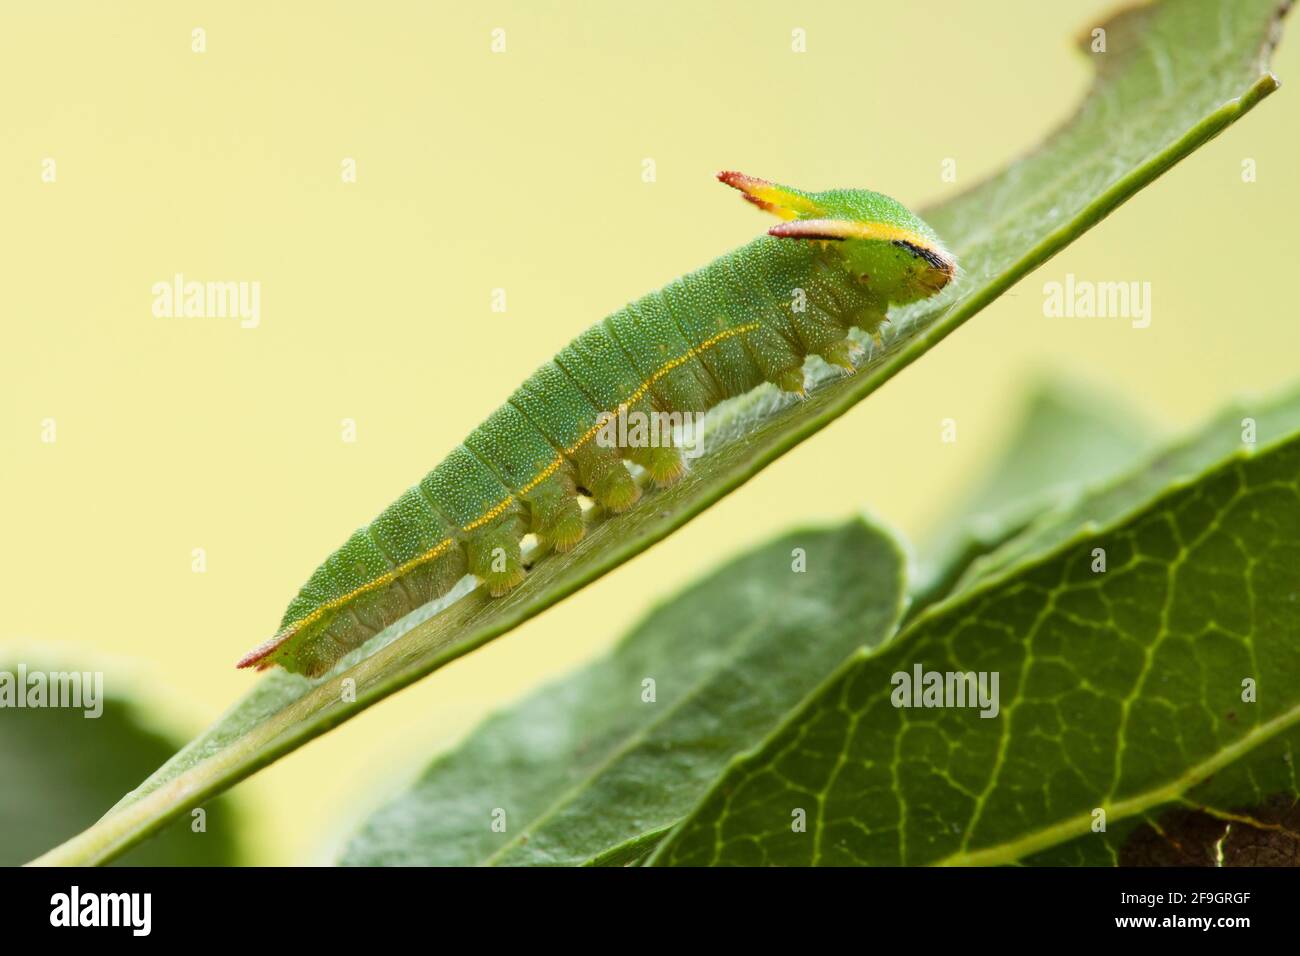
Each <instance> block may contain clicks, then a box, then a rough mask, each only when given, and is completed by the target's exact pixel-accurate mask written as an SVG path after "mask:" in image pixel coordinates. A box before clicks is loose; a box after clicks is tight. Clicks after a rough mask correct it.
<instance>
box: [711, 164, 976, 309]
mask: <svg viewBox="0 0 1300 956" xmlns="http://www.w3.org/2000/svg"><path fill="white" fill-rule="evenodd" d="M718 179H720V180H721V181H722V182H724V183H726V184H727V185H728V186H732V187H734V188H736V189H739V190H740V192H741V193H742V194H743V195H744V197H745V199H747V200H749V201H750V202H751V203H753V204H754V205H755V206H758V207H759V208H760V209H764V210H766V211H767V212H770V213H773V214H774V215H776V216H779V217H780V218H782V219H784V220H785V222H782V223H780V224H779V225H776V226H773V227H772V228H771V229H769V230H768V235H770V236H775V237H777V238H778V239H794V240H799V239H802V240H805V241H808V242H820V243H823V244H825V246H826V248H827V249H829V250H831V251H832V252H833V253H834V254H835V256H836V258H837V259H838V260H839V261H840V263H841V264H842V265H843V266H844V268H845V269H846V270H847V271H848V272H849V273H850V274H851V275H852V276H853V277H854V278H856V279H858V280H859V281H861V282H864V283H867V284H868V285H870V286H871V287H872V288H873V289H876V290H878V291H879V293H880V294H881V295H882V296H883V297H885V298H887V299H888V301H890V302H893V303H897V304H900V305H903V304H906V303H908V302H915V301H917V300H919V299H926V298H929V297H930V296H932V295H934V294H935V293H937V292H939V291H940V290H941V289H943V288H944V286H946V285H947V284H948V283H949V282H951V281H952V279H953V277H954V276H955V275H956V274H957V260H956V259H955V258H954V257H953V255H952V253H950V252H948V251H947V250H946V249H944V247H943V243H941V242H940V241H939V237H938V236H937V235H936V234H935V232H934V230H933V229H931V228H930V227H929V226H928V225H926V224H925V223H924V222H923V221H922V220H921V219H920V218H919V217H917V216H916V215H914V214H913V213H912V212H911V211H910V210H908V209H907V207H906V206H904V205H903V204H902V203H900V202H898V201H896V200H894V199H890V198H889V197H888V196H882V195H881V194H880V193H873V192H871V191H869V190H866V189H830V190H827V191H826V192H821V193H808V192H804V191H803V190H800V189H793V188H791V187H789V186H781V185H778V184H777V183H770V182H767V181H766V180H763V179H755V178H754V177H752V176H746V175H744V174H743V173H734V172H721V173H718Z"/></svg>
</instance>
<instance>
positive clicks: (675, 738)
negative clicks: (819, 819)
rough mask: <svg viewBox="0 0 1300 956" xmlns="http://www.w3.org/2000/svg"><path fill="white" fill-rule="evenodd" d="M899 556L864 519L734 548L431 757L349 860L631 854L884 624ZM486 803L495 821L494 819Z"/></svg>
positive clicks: (893, 621)
mask: <svg viewBox="0 0 1300 956" xmlns="http://www.w3.org/2000/svg"><path fill="white" fill-rule="evenodd" d="M796 549H798V550H796ZM797 562H798V563H797ZM905 563H906V560H905V558H904V556H903V555H902V553H901V552H900V551H899V549H898V546H897V544H896V543H895V542H894V541H893V539H892V538H890V537H889V536H888V534H887V533H886V532H884V531H881V530H879V529H877V528H874V527H872V526H870V525H868V524H867V523H865V522H864V521H852V522H849V523H848V524H846V525H844V526H842V527H839V528H834V529H820V530H804V531H796V532H793V533H791V534H788V535H785V536H783V537H782V538H780V539H778V540H776V541H773V542H771V543H769V544H766V545H764V546H762V547H761V548H758V549H757V550H755V551H752V552H750V553H748V554H746V555H744V556H742V557H740V558H737V559H735V560H733V561H731V562H730V563H728V564H726V565H725V566H723V567H722V568H720V569H719V570H717V571H715V572H714V573H713V574H711V575H710V576H709V577H707V578H705V579H704V580H702V581H700V582H699V583H698V584H695V585H694V586H692V587H690V588H688V589H686V590H685V591H683V592H682V593H680V594H677V595H674V596H673V597H671V598H669V599H668V600H666V601H664V602H663V603H662V604H661V605H660V606H659V607H657V608H656V609H655V610H654V611H652V612H651V613H650V614H649V615H647V617H646V618H645V620H643V621H642V622H641V623H640V624H639V625H638V626H637V627H636V628H635V629H633V630H632V631H631V633H629V634H628V635H627V636H626V637H625V638H624V639H623V640H622V642H621V643H620V644H619V645H618V646H617V647H616V648H615V649H614V651H613V652H612V653H611V654H610V655H609V656H608V657H606V658H604V659H602V660H600V661H598V662H596V663H594V664H592V665H590V666H588V667H586V668H585V669H583V670H581V671H578V672H577V673H575V674H573V675H571V676H569V677H566V678H564V679H562V680H560V681H558V682H557V683H554V684H551V685H550V686H547V687H544V688H542V689H541V690H539V691H538V692H536V693H535V694H533V695H532V696H530V697H528V698H527V699H526V700H523V701H522V702H520V703H519V704H518V705H516V706H515V707H513V708H511V709H510V710H509V711H507V712H506V713H503V714H500V715H498V716H496V717H494V718H492V719H491V720H489V721H487V722H486V723H484V724H483V725H482V726H481V727H479V728H478V729H477V730H476V731H475V732H474V733H473V734H471V735H470V737H469V738H468V739H467V740H466V741H465V742H464V743H463V744H462V745H461V746H460V747H459V748H457V749H456V750H455V751H454V752H452V753H450V754H447V755H445V756H443V757H440V758H438V759H437V760H436V761H434V763H433V764H432V765H431V766H430V767H429V768H428V769H427V770H426V771H425V773H424V774H423V776H422V777H421V779H420V780H419V781H418V782H417V783H416V784H415V785H414V787H413V788H412V789H411V790H409V791H408V792H406V793H404V794H402V795H401V796H399V797H398V798H397V799H395V800H393V801H392V802H391V803H389V804H388V805H387V806H385V807H384V808H382V809H381V810H379V811H378V812H377V813H376V814H375V815H374V816H373V817H371V818H370V820H368V821H367V822H366V824H365V825H364V826H363V827H362V829H361V830H360V831H359V832H358V833H357V834H356V835H355V836H354V837H353V838H352V840H351V841H350V843H349V845H348V847H347V849H346V851H345V853H344V856H343V862H344V863H347V864H358V865H365V866H376V865H403V866H409V865H457V866H465V865H474V864H482V863H491V864H498V865H507V866H509V865H539V864H547V865H554V864H567V865H575V864H590V863H601V864H606V865H609V864H622V863H626V862H628V861H629V860H632V859H635V858H637V857H638V856H639V855H642V854H644V853H645V852H646V851H647V850H648V849H650V848H652V847H653V843H654V841H655V840H656V839H657V838H658V837H659V836H660V835H662V834H663V833H664V832H665V831H666V829H667V828H668V827H670V826H671V825H672V824H674V823H676V822H677V821H678V820H679V819H680V818H681V817H682V816H683V815H684V814H685V813H686V811H687V810H689V809H690V807H691V806H692V805H693V804H694V803H695V802H696V801H697V800H698V799H699V798H700V797H701V796H702V795H703V793H704V791H705V790H706V789H707V788H708V786H709V784H710V783H711V782H712V781H713V779H714V778H715V777H716V776H717V775H718V773H719V772H721V770H722V768H723V767H724V766H725V765H726V763H727V761H728V760H729V759H730V758H731V757H732V756H734V755H735V754H737V753H738V752H740V751H741V750H745V749H748V748H749V747H752V746H753V745H755V744H756V743H757V742H758V741H760V740H762V739H763V738H764V737H765V736H767V734H768V733H769V732H770V731H771V730H772V729H773V728H774V727H775V726H776V724H777V723H778V721H780V719H781V718H782V717H783V716H784V715H785V714H786V712H788V711H789V710H790V708H792V707H793V706H794V705H795V704H796V703H798V702H799V701H800V700H801V699H802V698H803V697H804V696H805V695H806V694H807V693H808V692H809V691H811V690H812V689H813V688H814V687H816V686H817V684H818V683H819V682H820V681H821V680H822V678H823V677H825V675H826V674H827V673H828V672H829V671H830V670H832V669H833V668H834V667H835V665H837V664H838V663H840V661H842V660H843V659H844V658H845V657H847V656H848V654H849V652H850V651H852V650H853V649H854V648H856V647H860V646H863V645H866V646H875V645H877V644H879V643H881V642H882V641H884V640H885V639H887V638H888V637H889V636H890V635H892V633H893V631H894V628H895V627H896V625H897V623H898V619H899V616H900V614H901V613H902V610H903V606H904V595H903V583H904V565H905ZM800 566H802V567H803V568H804V570H802V571H799V572H798V573H796V571H795V570H794V569H795V568H796V567H800ZM646 680H651V681H653V685H652V687H651V688H647V685H646V684H645V683H644V682H645V681H646ZM649 690H652V691H653V697H654V699H653V701H650V702H647V701H646V700H645V699H644V698H645V695H646V694H647V693H648V691H649ZM494 812H496V813H499V814H504V816H503V817H502V818H501V819H503V820H504V823H505V827H506V829H505V832H497V831H494V830H493V829H492V827H491V824H492V823H493V816H492V814H493V813H494ZM498 830H499V827H498Z"/></svg>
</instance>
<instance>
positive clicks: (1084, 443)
mask: <svg viewBox="0 0 1300 956" xmlns="http://www.w3.org/2000/svg"><path fill="white" fill-rule="evenodd" d="M1150 445H1151V436H1150V431H1149V429H1148V427H1147V425H1146V423H1145V422H1142V421H1140V420H1137V419H1136V418H1135V416H1134V413H1133V412H1132V410H1131V409H1128V408H1124V407H1121V406H1119V405H1118V404H1114V403H1111V402H1109V401H1107V400H1106V398H1105V397H1104V396H1103V395H1100V394H1097V393H1096V392H1091V391H1085V390H1084V389H1082V388H1081V387H1076V386H1073V385H1068V384H1062V383H1060V382H1057V381H1042V382H1040V383H1039V384H1038V385H1037V386H1036V387H1035V388H1034V390H1033V391H1032V392H1031V393H1030V395H1029V397H1028V399H1027V400H1026V402H1025V406H1024V409H1023V411H1022V412H1021V417H1020V421H1019V422H1018V423H1017V424H1016V426H1015V427H1014V428H1013V429H1012V430H1011V438H1010V439H1009V440H1008V441H1007V443H1006V447H1005V448H1004V449H1003V450H1002V453H1001V455H1000V456H999V457H998V459H997V461H996V463H995V464H994V465H993V466H992V468H991V469H990V470H989V472H988V474H986V475H985V476H984V478H983V480H982V481H981V482H980V483H979V485H978V486H977V487H975V488H974V489H973V490H972V491H971V492H970V493H969V494H968V495H967V497H966V498H965V499H964V500H963V501H960V502H958V503H957V504H956V505H955V506H954V507H952V508H950V509H948V512H947V514H946V515H945V517H944V518H943V519H942V520H941V521H939V522H938V523H937V524H936V529H937V530H936V532H935V537H934V540H933V541H931V542H930V543H929V544H928V546H927V547H926V548H924V549H923V550H922V557H921V562H920V563H921V568H920V572H919V577H920V581H919V582H918V584H917V585H916V586H915V587H914V588H913V598H914V600H913V605H912V607H911V609H910V610H909V612H908V613H909V616H912V617H915V616H916V615H917V614H919V613H920V612H921V611H922V610H924V609H925V608H926V607H928V606H929V605H930V604H932V603H933V602H934V601H936V600H939V599H940V598H942V597H943V596H944V595H945V594H947V593H948V592H949V591H950V590H951V589H952V587H953V585H954V584H955V583H956V581H957V580H958V579H959V578H960V577H961V576H962V574H963V573H964V572H965V571H966V569H967V568H968V567H969V566H970V565H971V563H972V562H974V561H975V560H976V559H977V558H979V557H981V556H982V555H985V554H987V553H988V552H990V551H992V550H993V549H994V548H997V547H999V546H1001V545H1005V544H1006V543H1007V542H1008V541H1009V540H1010V539H1011V538H1012V537H1014V536H1015V535H1017V534H1019V533H1020V532H1021V531H1023V530H1024V529H1025V528H1026V527H1027V526H1028V525H1029V524H1030V522H1031V521H1032V520H1033V519H1034V518H1035V517H1037V516H1038V515H1039V514H1040V513H1041V512H1043V511H1044V510H1045V509H1046V508H1048V507H1049V506H1050V505H1055V504H1058V503H1060V502H1062V501H1067V500H1071V498H1072V497H1073V496H1075V495H1077V494H1078V493H1079V492H1080V491H1081V490H1082V489H1083V488H1084V487H1086V486H1088V485H1093V484H1096V483H1098V482H1100V481H1102V480H1104V479H1106V478H1110V477H1113V476H1114V475H1115V474H1117V473H1119V472H1120V471H1122V470H1124V469H1125V468H1127V467H1129V466H1131V465H1132V464H1133V462H1134V461H1135V460H1137V458H1138V456H1139V454H1140V453H1141V452H1142V451H1143V450H1144V449H1146V448H1149V447H1150Z"/></svg>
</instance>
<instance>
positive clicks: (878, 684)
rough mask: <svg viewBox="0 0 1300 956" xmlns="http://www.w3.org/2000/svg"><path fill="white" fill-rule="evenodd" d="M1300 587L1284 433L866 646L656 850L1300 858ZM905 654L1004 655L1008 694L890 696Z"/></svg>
mask: <svg viewBox="0 0 1300 956" xmlns="http://www.w3.org/2000/svg"><path fill="white" fill-rule="evenodd" d="M1098 548H1100V549H1104V552H1105V560H1106V567H1105V570H1104V572H1098V571H1097V570H1096V569H1095V568H1094V561H1095V554H1096V552H1095V550H1094V549H1098ZM1298 607H1300V432H1296V431H1294V430H1293V431H1292V433H1291V435H1290V436H1289V437H1288V438H1287V439H1285V440H1282V441H1279V442H1277V443H1275V444H1274V445H1273V446H1272V447H1271V448H1269V449H1268V450H1266V451H1262V452H1260V453H1258V454H1254V455H1251V454H1248V453H1247V452H1246V451H1245V450H1243V449H1237V450H1236V451H1234V452H1232V453H1230V454H1229V455H1227V456H1226V457H1225V459H1224V460H1222V461H1220V462H1218V463H1216V464H1215V466H1214V467H1213V468H1211V469H1210V470H1209V471H1208V472H1206V473H1205V474H1204V475H1202V476H1201V477H1199V478H1197V479H1195V480H1192V481H1189V482H1185V483H1182V484H1177V485H1175V486H1173V487H1171V488H1168V489H1166V491H1165V492H1164V493H1163V494H1162V495H1160V496H1159V497H1158V498H1157V499H1156V500H1155V501H1154V502H1151V503H1149V504H1147V505H1145V506H1143V507H1141V508H1140V509H1139V510H1137V511H1136V512H1133V513H1130V514H1128V515H1125V516H1124V517H1123V518H1121V519H1119V520H1117V521H1115V522H1114V523H1108V524H1107V525H1105V526H1103V527H1100V528H1092V529H1089V530H1088V531H1086V532H1084V533H1080V534H1078V535H1076V536H1074V537H1071V538H1070V539H1068V540H1066V541H1063V542H1062V543H1061V544H1060V546H1059V547H1058V548H1056V549H1055V550H1054V551H1052V552H1050V553H1048V554H1046V555H1043V556H1041V557H1037V558H1035V559H1033V560H1031V561H1028V562H1027V563H1025V564H1022V565H1018V566H1015V567H1013V568H1011V569H1010V570H1008V571H1007V572H1005V573H1004V574H1002V575H999V576H997V577H993V578H989V579H986V580H984V581H982V582H981V583H979V584H977V585H975V586H974V587H972V588H971V589H969V590H967V591H965V592H963V593H961V594H960V595H959V596H957V597H956V598H952V599H949V600H947V601H945V602H943V603H942V604H939V605H936V606H935V607H933V608H932V609H931V610H930V611H928V612H926V613H925V614H922V615H921V617H920V618H919V619H917V621H916V622H915V624H913V626H912V627H910V628H908V629H907V630H906V631H904V633H902V634H901V635H899V637H898V638H897V639H896V640H895V641H894V642H893V643H891V644H890V645H888V646H887V647H885V648H884V649H883V650H881V651H880V652H879V653H877V654H875V655H874V656H873V655H872V654H870V653H868V652H862V653H859V654H857V655H855V658H854V659H853V660H851V661H850V662H848V663H847V664H846V665H845V666H844V667H843V668H841V669H840V671H839V673H838V674H837V675H836V676H835V677H834V678H833V679H831V680H830V681H829V682H828V683H827V684H826V685H825V686H823V687H822V688H821V690H820V691H819V692H818V693H816V694H815V695H813V696H812V697H811V698H810V699H809V700H808V701H807V702H805V704H804V705H803V706H802V707H800V708H799V709H798V711H797V712H796V713H794V714H793V715H792V716H791V717H790V719H789V720H788V721H787V722H786V724H785V725H784V726H783V727H782V728H781V729H780V730H779V731H778V732H777V733H775V734H774V735H773V736H772V737H771V738H769V739H768V740H767V741H766V743H765V744H764V746H763V747H762V749H761V750H760V751H758V752H756V753H754V754H752V755H750V756H747V757H745V758H742V759H741V760H739V761H737V762H735V763H734V764H733V765H732V767H731V768H730V769H729V771H728V772H727V773H725V774H724V775H723V776H722V777H721V778H720V779H719V780H718V781H717V783H716V784H715V785H714V787H713V788H712V790H711V792H710V794H709V795H708V796H707V797H706V798H705V799H704V801H702V803H701V804H700V806H698V807H697V808H696V809H695V810H694V811H693V812H692V814H691V815H690V817H689V818H688V819H687V820H686V821H685V822H684V823H682V824H681V825H680V826H679V828H678V829H676V830H675V831H674V832H673V833H672V834H670V835H669V836H668V837H666V838H665V839H664V841H663V843H661V844H660V846H659V848H658V849H657V850H656V851H655V855H654V856H653V857H652V859H651V861H650V862H652V863H662V864H688V865H690V864H789V865H802V864H826V865H833V864H866V865H881V864H885V865H891V864H906V865H915V864H1002V863H1012V862H1023V863H1035V864H1037V863H1057V864H1059V863H1066V862H1069V863H1092V864H1098V863H1115V862H1120V863H1127V864H1143V863H1158V862H1183V863H1190V862H1201V863H1209V864H1212V863H1214V862H1215V860H1216V859H1217V853H1218V852H1220V851H1224V852H1226V853H1227V854H1228V855H1227V857H1226V858H1227V859H1229V860H1230V861H1231V862H1232V863H1235V864H1251V863H1259V862H1274V863H1276V862H1285V861H1287V860H1288V859H1289V860H1290V862H1292V863H1295V862H1298V861H1300V840H1298V839H1297V837H1296V835H1295V832H1294V831H1293V830H1287V829H1286V824H1287V823H1288V822H1289V818H1290V816H1291V815H1293V813H1294V810H1295V807H1296V802H1297V800H1298V799H1300V788H1298V787H1297V784H1296V776H1295V767H1294V762H1295V756H1296V754H1295V748H1296V746H1297V745H1300V614H1298V613H1297V608H1298ZM916 668H923V669H924V671H926V672H977V673H978V672H985V673H987V674H988V675H990V680H991V675H993V674H996V675H999V684H998V694H997V699H998V701H999V705H1000V706H999V708H998V710H997V713H996V715H995V716H993V717H992V718H991V719H989V718H985V717H983V716H981V712H980V710H979V709H978V708H970V707H961V706H931V707H925V708H920V707H915V706H913V707H901V706H895V701H894V700H893V699H891V698H892V697H893V695H894V693H895V690H896V688H897V687H898V686H899V685H898V684H897V683H896V682H895V678H896V675H912V674H914V673H915V669H916ZM1247 679H1249V680H1251V681H1253V682H1254V685H1255V688H1256V691H1257V694H1258V699H1257V702H1246V701H1245V700H1244V690H1243V686H1244V685H1243V681H1245V680H1247ZM913 686H914V687H915V684H913ZM986 686H990V687H991V684H990V685H986ZM799 808H801V809H804V810H805V811H806V814H807V830H806V832H793V831H792V829H791V826H790V820H791V814H792V812H793V811H795V810H796V809H799ZM1097 811H1104V814H1105V817H1104V821H1102V822H1104V825H1105V830H1104V832H1094V823H1096V822H1098V821H1099V820H1101V818H1099V817H1098V816H1097ZM1233 821H1235V822H1233ZM1229 822H1233V826H1235V827H1236V831H1235V835H1234V836H1232V842H1225V841H1226V838H1227V837H1228V824H1229ZM1207 834H1209V837H1208V838H1207V836H1206V835H1207ZM1191 837H1197V838H1198V839H1197V840H1196V841H1193V840H1191V839H1189V838H1191Z"/></svg>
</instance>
